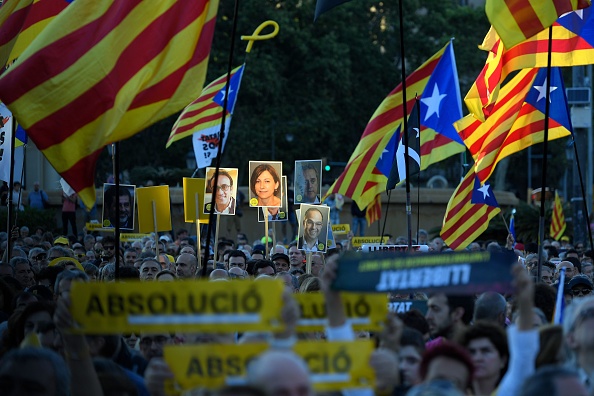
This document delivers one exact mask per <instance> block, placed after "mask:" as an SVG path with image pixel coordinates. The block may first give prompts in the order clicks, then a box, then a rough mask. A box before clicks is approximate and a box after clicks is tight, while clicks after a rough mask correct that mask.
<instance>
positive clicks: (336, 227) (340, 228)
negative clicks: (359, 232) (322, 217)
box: [332, 224, 351, 235]
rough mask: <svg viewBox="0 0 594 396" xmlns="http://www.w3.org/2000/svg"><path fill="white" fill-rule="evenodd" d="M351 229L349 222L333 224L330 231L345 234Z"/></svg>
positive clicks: (335, 233)
mask: <svg viewBox="0 0 594 396" xmlns="http://www.w3.org/2000/svg"><path fill="white" fill-rule="evenodd" d="M350 231H351V225H350V224H333V225H332V232H333V233H334V235H346V234H348V233H349V232H350Z"/></svg>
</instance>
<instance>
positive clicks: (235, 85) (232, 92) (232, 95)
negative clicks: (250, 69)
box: [212, 65, 245, 113]
mask: <svg viewBox="0 0 594 396" xmlns="http://www.w3.org/2000/svg"><path fill="white" fill-rule="evenodd" d="M244 68H245V65H242V66H241V67H240V68H239V69H238V70H237V72H235V74H233V75H232V76H231V84H229V99H228V100H227V109H228V111H229V112H230V113H232V112H233V108H234V107H235V99H236V98H237V92H238V91H239V85H240V84H241V77H242V76H243V70H244ZM225 88H226V87H225V86H223V88H222V89H221V90H220V91H219V92H217V94H216V95H215V96H214V97H213V98H212V100H213V102H215V103H216V104H218V105H219V106H221V107H222V106H223V102H224V100H225Z"/></svg>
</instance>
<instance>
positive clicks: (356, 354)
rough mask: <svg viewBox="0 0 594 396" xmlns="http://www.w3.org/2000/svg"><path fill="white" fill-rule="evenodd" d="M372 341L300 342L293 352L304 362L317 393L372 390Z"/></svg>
mask: <svg viewBox="0 0 594 396" xmlns="http://www.w3.org/2000/svg"><path fill="white" fill-rule="evenodd" d="M373 350H374V345H373V342H372V341H352V342H311V341H303V342H297V343H296V344H295V346H294V347H293V351H294V352H295V353H297V354H298V355H299V356H301V357H302V358H303V360H305V363H307V366H308V367H309V371H310V378H311V381H312V382H313V384H314V388H315V390H316V391H318V392H326V391H340V390H342V389H344V388H366V387H373V384H374V381H375V373H374V371H373V369H372V368H371V366H370V365H369V358H370V357H371V353H372V352H373Z"/></svg>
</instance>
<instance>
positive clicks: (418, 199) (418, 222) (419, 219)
mask: <svg viewBox="0 0 594 396" xmlns="http://www.w3.org/2000/svg"><path fill="white" fill-rule="evenodd" d="M415 105H417V110H418V111H417V125H418V126H419V147H420V146H421V106H420V105H419V97H418V96H417V95H415ZM420 154H421V153H420V150H419V162H420V160H421V157H420ZM406 160H407V161H406V162H407V163H408V158H407V159H406ZM420 224H421V164H420V163H419V173H417V237H416V240H417V245H420V243H419V228H420Z"/></svg>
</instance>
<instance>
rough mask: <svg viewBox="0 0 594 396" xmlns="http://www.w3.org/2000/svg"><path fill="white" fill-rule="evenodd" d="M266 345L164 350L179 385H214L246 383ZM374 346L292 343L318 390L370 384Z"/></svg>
mask: <svg viewBox="0 0 594 396" xmlns="http://www.w3.org/2000/svg"><path fill="white" fill-rule="evenodd" d="M268 348H269V346H268V344H241V345H214V344H206V345H179V346H173V345H171V346H166V347H165V348H164V350H163V354H164V358H165V361H166V362H167V364H168V365H169V367H170V368H171V371H172V372H173V375H174V377H175V378H174V380H175V382H176V383H177V385H178V386H179V388H181V389H183V390H186V389H192V388H196V387H201V388H207V389H217V388H219V387H221V386H224V385H242V384H245V383H246V372H247V367H248V365H249V364H250V362H252V361H253V360H254V359H256V358H257V357H258V355H260V354H261V353H263V352H265V351H266V350H268ZM373 349H374V346H373V343H372V342H370V341H352V342H311V341H302V342H297V343H296V344H295V345H294V346H293V352H295V353H296V354H298V355H299V356H301V358H303V360H304V361H305V363H307V366H308V367H309V371H310V378H311V381H312V383H313V385H314V388H315V389H316V390H317V391H319V392H323V391H335V390H342V389H344V388H362V387H369V388H371V387H373V382H374V380H375V378H374V372H373V369H372V368H371V366H370V365H369V358H370V357H371V353H372V352H373Z"/></svg>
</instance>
